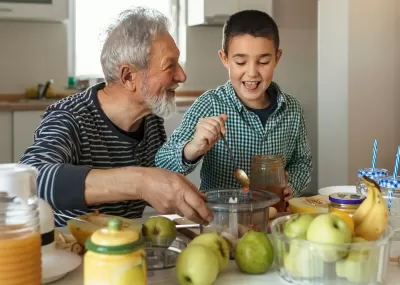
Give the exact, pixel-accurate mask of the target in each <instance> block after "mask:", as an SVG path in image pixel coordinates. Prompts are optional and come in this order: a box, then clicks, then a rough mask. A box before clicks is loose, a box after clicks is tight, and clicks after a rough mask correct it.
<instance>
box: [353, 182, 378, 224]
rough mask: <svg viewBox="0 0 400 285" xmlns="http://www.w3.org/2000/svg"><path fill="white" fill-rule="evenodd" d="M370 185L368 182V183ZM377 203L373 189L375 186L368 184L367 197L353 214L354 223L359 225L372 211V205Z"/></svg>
mask: <svg viewBox="0 0 400 285" xmlns="http://www.w3.org/2000/svg"><path fill="white" fill-rule="evenodd" d="M367 185H368V184H367ZM374 205H375V195H374V191H373V187H371V186H370V185H368V195H367V198H365V200H364V201H363V202H362V203H361V205H360V207H358V209H357V210H356V211H355V213H354V214H353V217H352V218H353V221H354V225H355V226H356V227H357V226H358V225H359V224H361V222H362V221H363V220H364V218H365V217H366V216H367V215H368V213H369V212H370V211H371V209H372V207H373V206H374Z"/></svg>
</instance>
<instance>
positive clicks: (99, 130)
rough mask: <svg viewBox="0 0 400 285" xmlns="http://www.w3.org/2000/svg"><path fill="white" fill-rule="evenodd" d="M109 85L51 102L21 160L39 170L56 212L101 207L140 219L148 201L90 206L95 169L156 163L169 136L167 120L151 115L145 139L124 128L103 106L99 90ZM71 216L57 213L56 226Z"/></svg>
mask: <svg viewBox="0 0 400 285" xmlns="http://www.w3.org/2000/svg"><path fill="white" fill-rule="evenodd" d="M104 87H105V83H100V84H98V85H95V86H93V87H91V88H89V89H87V90H86V91H84V92H82V93H78V94H75V95H72V96H69V97H67V98H65V99H62V100H60V101H58V102H56V103H54V104H53V105H50V106H49V107H48V108H47V109H46V112H45V114H44V116H43V119H42V122H41V124H40V126H39V127H38V128H37V130H36V131H35V134H34V142H33V144H32V146H30V147H29V148H28V149H27V150H26V152H25V153H24V155H23V156H22V158H21V160H20V163H23V164H29V165H32V166H34V167H36V168H37V169H38V171H39V175H38V177H37V187H38V196H40V197H41V198H43V199H45V200H46V201H48V202H49V203H50V205H51V206H52V207H53V209H54V212H55V213H61V214H65V215H68V216H72V217H76V216H78V215H82V214H85V213H88V212H93V211H94V210H99V211H100V212H101V213H104V214H110V215H118V216H121V217H126V218H139V217H141V215H142V213H143V210H144V208H145V206H146V203H145V201H138V200H137V201H121V202H117V203H106V204H98V205H93V206H88V205H86V203H85V199H84V186H85V179H86V175H87V173H88V172H89V171H90V169H92V168H97V169H107V168H116V167H124V166H144V167H153V166H155V161H154V160H155V155H156V153H157V151H158V149H159V148H160V147H161V146H162V144H163V143H164V142H165V141H166V134H165V129H164V120H163V119H162V118H160V117H158V116H156V115H152V114H151V115H148V116H146V117H145V125H144V137H143V139H142V140H141V141H137V140H135V139H133V138H131V137H129V136H127V135H125V134H123V133H121V132H120V131H118V130H117V129H116V128H115V126H114V125H113V124H112V122H111V121H110V120H109V119H108V118H107V116H106V115H105V113H104V112H103V111H102V110H101V108H100V105H99V101H98V98H97V91H98V90H100V89H102V88H104ZM67 220H68V218H63V217H61V216H57V215H55V224H56V226H65V224H66V221H67Z"/></svg>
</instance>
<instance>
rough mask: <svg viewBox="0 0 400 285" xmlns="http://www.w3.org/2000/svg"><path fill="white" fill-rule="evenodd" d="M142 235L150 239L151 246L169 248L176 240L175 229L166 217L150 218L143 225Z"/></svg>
mask: <svg viewBox="0 0 400 285" xmlns="http://www.w3.org/2000/svg"><path fill="white" fill-rule="evenodd" d="M142 233H143V235H144V236H146V237H147V238H149V239H151V241H152V246H159V247H169V246H170V245H171V243H172V242H173V241H174V240H175V238H176V227H175V224H174V222H173V221H171V220H170V219H168V218H166V217H162V216H159V217H150V218H148V219H147V220H146V222H145V223H144V224H143V229H142Z"/></svg>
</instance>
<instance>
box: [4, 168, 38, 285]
mask: <svg viewBox="0 0 400 285" xmlns="http://www.w3.org/2000/svg"><path fill="white" fill-rule="evenodd" d="M35 175H36V170H35V169H34V168H31V167H29V166H24V165H18V164H0V284H1V285H9V284H29V285H41V284H42V262H41V261H42V260H41V256H42V255H41V249H42V245H41V234H40V219H39V207H38V199H37V198H36V196H35V194H36V180H35Z"/></svg>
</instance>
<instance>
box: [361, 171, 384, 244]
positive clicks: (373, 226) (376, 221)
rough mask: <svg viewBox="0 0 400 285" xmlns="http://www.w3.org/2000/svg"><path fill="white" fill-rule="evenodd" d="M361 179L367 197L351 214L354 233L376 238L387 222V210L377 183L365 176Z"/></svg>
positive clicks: (371, 239)
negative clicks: (365, 186) (366, 188)
mask: <svg viewBox="0 0 400 285" xmlns="http://www.w3.org/2000/svg"><path fill="white" fill-rule="evenodd" d="M362 181H363V182H364V183H365V185H367V187H368V195H367V198H366V199H365V200H364V201H363V202H362V203H361V205H360V207H359V208H358V209H357V211H356V212H355V213H354V215H353V221H354V225H355V230H354V232H355V235H356V236H357V237H362V238H364V239H366V240H369V241H375V240H378V239H379V238H380V237H381V235H382V233H383V232H384V231H385V230H386V227H387V225H388V223H389V210H388V208H387V206H386V203H385V200H384V199H383V197H382V193H381V189H380V187H379V185H378V184H377V183H376V182H375V181H374V180H372V179H370V178H369V177H367V176H364V177H362Z"/></svg>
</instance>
